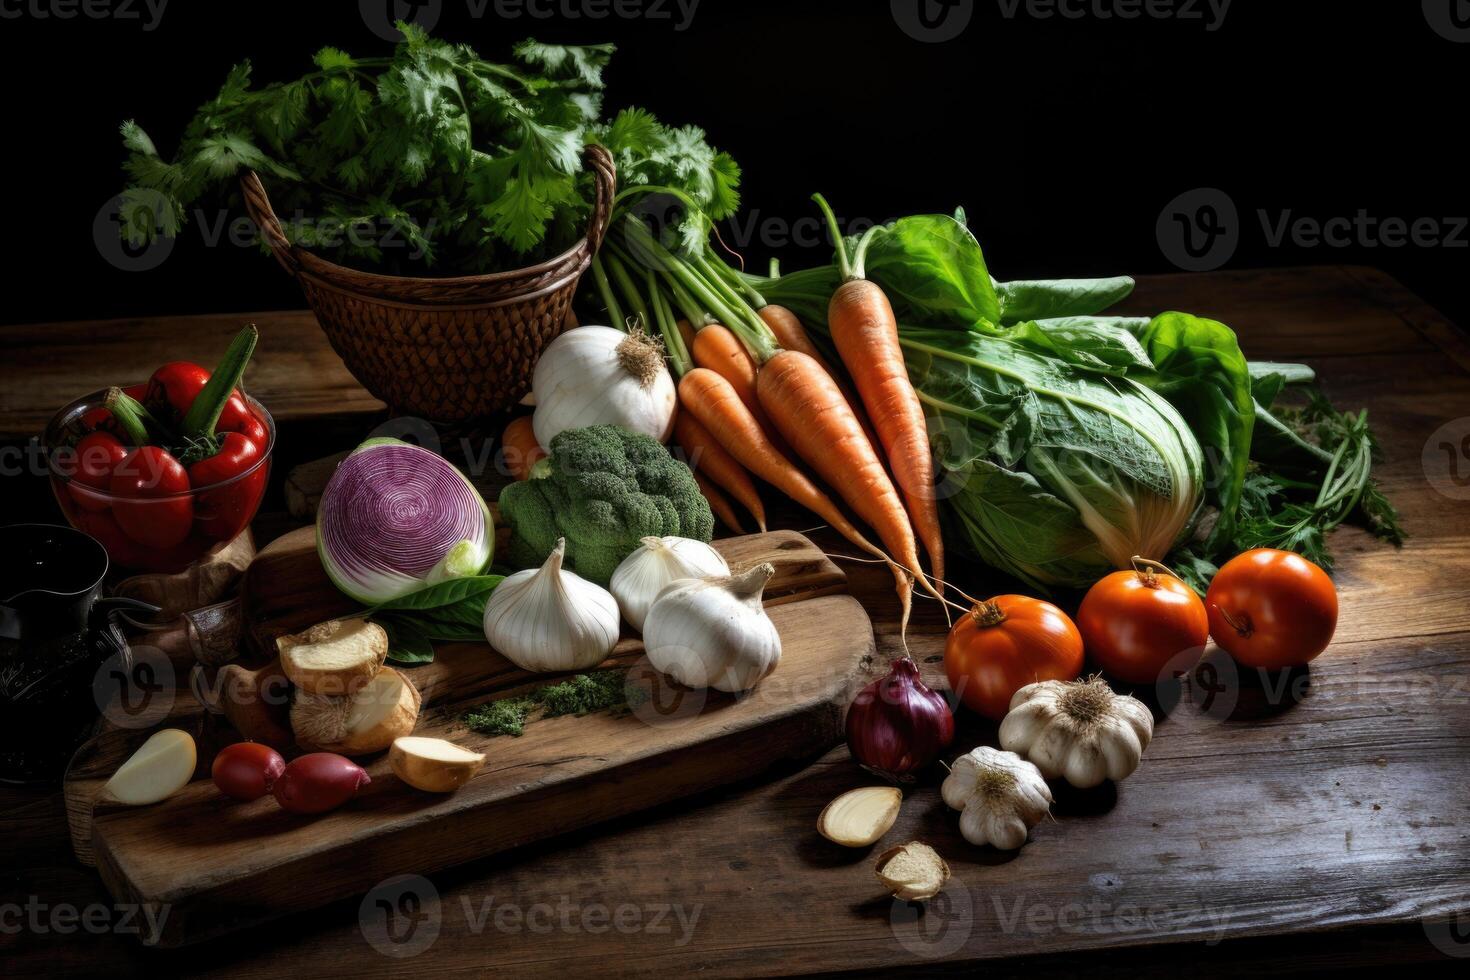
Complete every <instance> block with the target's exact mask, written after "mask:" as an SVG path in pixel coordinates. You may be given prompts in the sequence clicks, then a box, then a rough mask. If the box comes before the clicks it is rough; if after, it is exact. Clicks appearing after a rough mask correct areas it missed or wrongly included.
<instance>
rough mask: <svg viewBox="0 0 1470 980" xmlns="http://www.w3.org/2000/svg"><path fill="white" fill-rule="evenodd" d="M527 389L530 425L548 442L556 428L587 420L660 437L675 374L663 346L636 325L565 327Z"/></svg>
mask: <svg viewBox="0 0 1470 980" xmlns="http://www.w3.org/2000/svg"><path fill="white" fill-rule="evenodd" d="M531 393H532V394H533V395H535V396H536V412H535V414H534V415H532V416H531V429H532V431H534V432H535V433H536V441H537V442H538V443H540V444H541V445H543V446H547V447H550V446H551V440H552V439H554V438H555V437H556V436H557V435H558V434H559V433H561V432H563V431H565V430H567V429H581V428H584V427H586V426H589V425H618V426H622V427H623V428H624V429H627V430H628V431H630V432H641V433H643V434H644V435H647V436H652V437H653V438H655V439H657V440H658V441H659V442H665V441H667V440H668V438H669V433H670V432H671V431H672V430H673V427H674V406H675V404H676V401H677V395H676V393H675V391H674V379H673V378H672V377H670V375H669V369H668V368H667V367H665V366H664V356H663V350H662V348H660V347H659V345H658V344H657V343H656V342H655V341H653V340H650V339H649V337H648V335H647V334H645V333H642V332H641V331H638V330H635V331H633V332H632V333H623V332H622V331H621V330H614V329H613V328H612V327H591V326H589V327H575V328H573V329H571V330H568V331H567V332H566V333H564V334H562V335H561V336H560V337H557V338H556V339H555V340H553V341H552V342H551V343H550V344H549V345H548V346H547V348H546V350H545V351H543V352H542V354H541V357H540V359H539V360H538V361H537V362H536V369H535V371H534V373H533V374H532V375H531Z"/></svg>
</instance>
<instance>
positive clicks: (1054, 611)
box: [944, 595, 1082, 721]
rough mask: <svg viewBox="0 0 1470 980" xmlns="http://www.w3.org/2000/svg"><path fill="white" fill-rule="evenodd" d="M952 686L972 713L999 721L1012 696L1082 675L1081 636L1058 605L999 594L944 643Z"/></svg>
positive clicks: (959, 624)
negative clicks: (1039, 683)
mask: <svg viewBox="0 0 1470 980" xmlns="http://www.w3.org/2000/svg"><path fill="white" fill-rule="evenodd" d="M944 672H945V674H947V675H948V676H949V686H950V688H951V689H952V690H953V691H954V692H955V694H956V695H958V696H959V699H960V700H961V701H963V702H964V703H965V706H966V707H968V708H970V709H971V710H973V711H978V712H979V713H980V714H982V715H984V716H985V717H987V718H993V719H995V720H996V721H999V720H1000V719H1002V718H1004V717H1005V716H1006V712H1007V711H1009V710H1010V708H1011V698H1012V697H1013V696H1014V695H1015V693H1016V692H1017V691H1019V690H1020V689H1021V688H1023V687H1025V686H1026V685H1027V684H1033V683H1035V682H1037V681H1069V680H1072V679H1073V678H1074V677H1076V676H1077V675H1078V674H1080V673H1082V636H1081V634H1080V633H1078V632H1077V626H1076V625H1075V624H1074V623H1073V622H1072V620H1071V619H1070V618H1068V616H1067V614H1066V613H1064V612H1062V611H1061V610H1060V609H1058V608H1057V607H1056V606H1054V605H1052V604H1051V603H1049V602H1043V601H1042V600H1040V599H1033V598H1031V597H1030V596H1024V595H1000V596H996V597H995V598H993V599H989V600H987V601H985V602H982V603H980V604H979V605H978V606H976V607H975V608H974V609H973V610H971V611H970V612H969V613H966V614H965V615H964V616H962V617H961V618H960V621H959V622H957V623H955V624H954V628H953V629H951V630H950V631H949V639H948V640H946V641H945V644H944Z"/></svg>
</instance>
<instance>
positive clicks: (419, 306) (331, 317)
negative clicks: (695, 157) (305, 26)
mask: <svg viewBox="0 0 1470 980" xmlns="http://www.w3.org/2000/svg"><path fill="white" fill-rule="evenodd" d="M586 159H587V165H588V166H589V167H590V168H591V170H592V172H593V175H594V176H595V177H596V180H597V193H596V198H595V200H594V202H593V206H592V217H591V220H590V221H589V223H588V228H587V237H585V238H583V239H582V240H581V241H579V242H577V244H575V245H573V246H572V247H571V248H570V249H568V250H567V251H565V252H563V253H562V254H561V255H558V256H557V257H556V258H554V259H550V260H548V261H546V262H542V263H541V264H540V265H534V266H529V267H527V268H524V269H515V270H512V271H509V272H496V273H492V274H489V275H482V276H459V277H455V278H444V279H430V278H412V277H407V276H381V275H376V274H374V273H371V272H361V271H359V270H357V269H349V268H346V267H344V266H340V265H337V264H335V263H333V262H328V261H327V260H325V259H323V258H321V257H320V256H317V255H313V254H312V253H310V252H308V251H306V250H305V249H302V248H298V247H296V246H294V245H292V244H291V243H290V242H289V241H288V240H287V238H286V233H285V231H284V230H283V229H282V227H281V222H280V219H278V218H277V217H276V214H275V212H274V211H273V210H272V209H271V202H270V199H269V198H268V197H267V196H266V192H265V188H264V187H263V186H262V185H261V183H260V178H259V177H257V176H256V175H255V174H254V173H250V174H247V175H246V176H245V177H244V179H242V180H241V182H240V184H241V190H242V191H243V193H244V197H245V207H246V209H247V210H248V211H249V213H250V217H251V219H252V220H254V221H255V223H256V225H257V226H259V227H260V229H261V233H262V234H263V235H264V236H265V240H266V243H267V244H268V245H269V246H270V248H271V251H272V252H274V253H275V256H276V261H278V262H280V263H281V266H282V268H284V269H285V270H286V271H287V272H289V273H291V275H293V276H294V277H296V281H297V282H299V283H300V284H301V289H302V292H304V293H305V294H306V301H307V303H309V304H310V305H311V309H312V311H313V312H314V313H315V314H316V318H317V321H318V322H319V323H321V325H322V329H323V330H324V331H326V334H327V339H328V340H329V341H331V344H332V347H333V349H335V350H336V351H337V353H338V354H339V355H341V357H342V360H343V361H344V362H345V363H346V365H347V369H348V370H349V371H351V372H352V375H353V377H355V378H357V380H358V381H360V382H362V386H363V387H364V388H366V389H367V390H368V391H370V392H372V393H373V394H374V395H375V396H376V397H378V398H381V399H382V400H383V401H385V402H387V403H388V407H389V408H390V409H391V410H392V411H394V412H395V413H398V414H409V415H417V416H420V417H422V418H426V419H430V420H433V421H436V422H441V421H442V422H461V421H465V420H468V419H474V418H480V417H484V416H487V415H494V414H495V413H497V412H501V411H504V410H505V409H507V408H509V407H510V406H511V405H514V404H515V403H516V402H517V401H519V400H520V398H521V397H522V396H523V395H525V393H526V392H527V391H528V390H530V387H531V369H532V367H533V366H534V365H535V364H536V359H537V358H538V357H539V356H540V355H541V351H542V350H543V349H544V348H545V347H546V345H547V344H548V343H550V342H551V339H552V338H553V337H555V336H556V335H557V333H559V332H560V331H561V328H562V324H563V323H564V322H565V321H566V320H567V316H568V314H569V312H570V311H571V305H572V296H573V294H574V293H575V292H576V288H577V280H578V279H579V278H580V277H581V275H582V273H583V272H584V271H586V269H587V266H588V264H589V263H590V262H591V261H592V256H593V254H594V253H596V251H597V249H598V247H599V246H600V245H601V244H602V236H603V234H604V233H605V232H606V231H607V223H608V217H609V215H610V213H611V211H612V201H613V192H614V190H615V184H616V170H615V168H614V166H613V161H612V156H611V155H610V154H609V153H608V152H607V150H605V149H603V148H602V147H600V146H589V147H587V151H586Z"/></svg>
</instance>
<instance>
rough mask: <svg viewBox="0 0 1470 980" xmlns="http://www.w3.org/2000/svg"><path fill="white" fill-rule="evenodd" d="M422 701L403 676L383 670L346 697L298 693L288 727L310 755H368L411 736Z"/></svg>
mask: <svg viewBox="0 0 1470 980" xmlns="http://www.w3.org/2000/svg"><path fill="white" fill-rule="evenodd" d="M420 700H421V699H420V697H419V692H418V688H416V687H414V686H413V683H412V682H411V681H410V680H409V679H408V678H407V677H404V676H403V675H402V674H400V673H399V672H398V671H396V670H394V669H393V668H392V667H384V668H383V669H382V670H380V671H378V673H377V674H376V675H375V676H374V677H373V679H372V680H370V681H368V683H367V684H366V685H365V686H364V687H362V688H361V689H360V690H358V691H357V692H356V693H355V694H353V695H351V696H349V697H342V698H332V697H322V696H320V695H317V694H310V693H308V692H306V691H297V692H296V700H295V702H294V703H293V704H292V705H291V727H292V729H294V730H295V732H296V742H297V744H299V745H300V746H301V747H302V748H303V749H307V750H308V751H314V752H338V753H340V754H342V755H368V754H370V753H372V752H381V751H383V750H384V749H386V748H387V747H388V746H390V745H392V744H393V740H394V739H396V738H401V737H402V736H404V735H409V734H412V733H413V726H414V725H415V724H416V723H417V722H418V718H419V704H420Z"/></svg>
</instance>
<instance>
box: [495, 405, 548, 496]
mask: <svg viewBox="0 0 1470 980" xmlns="http://www.w3.org/2000/svg"><path fill="white" fill-rule="evenodd" d="M547 455H548V453H547V452H546V450H544V449H542V448H541V445H540V443H538V442H537V441H536V433H535V431H534V430H533V429H532V428H531V416H529V415H522V416H521V417H520V418H518V419H516V420H515V421H514V422H512V423H511V424H510V425H507V426H506V427H505V432H504V433H502V434H501V436H500V458H501V459H502V460H503V461H504V463H505V466H506V468H507V469H509V470H510V475H511V476H513V477H515V478H516V479H517V480H524V479H526V478H527V477H529V476H530V475H531V467H533V466H535V465H536V463H537V461H538V460H542V459H545V458H546V456H547Z"/></svg>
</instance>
